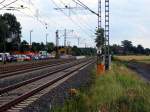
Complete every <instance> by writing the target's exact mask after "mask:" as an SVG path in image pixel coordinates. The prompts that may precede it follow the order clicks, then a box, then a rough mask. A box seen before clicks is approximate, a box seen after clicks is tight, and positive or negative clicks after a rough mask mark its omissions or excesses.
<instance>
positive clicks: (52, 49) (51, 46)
mask: <svg viewBox="0 0 150 112" xmlns="http://www.w3.org/2000/svg"><path fill="white" fill-rule="evenodd" d="M47 48H48V52H52V51H54V48H55V45H54V43H52V42H50V43H47Z"/></svg>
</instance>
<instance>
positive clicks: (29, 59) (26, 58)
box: [22, 55, 32, 61]
mask: <svg viewBox="0 0 150 112" xmlns="http://www.w3.org/2000/svg"><path fill="white" fill-rule="evenodd" d="M22 56H23V57H24V61H31V60H32V59H31V57H30V56H27V55H22Z"/></svg>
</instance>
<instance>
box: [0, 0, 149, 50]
mask: <svg viewBox="0 0 150 112" xmlns="http://www.w3.org/2000/svg"><path fill="white" fill-rule="evenodd" d="M1 1H3V0H0V3H1ZM12 1H14V0H5V1H4V2H3V3H2V4H0V7H3V5H6V4H8V3H10V2H12ZM80 1H82V2H83V3H84V4H86V5H87V6H88V7H90V8H91V9H92V10H94V11H97V0H80ZM102 1H104V0H102ZM54 2H55V3H54ZM64 4H65V5H70V6H71V7H75V6H76V5H75V4H74V3H73V2H72V0H31V1H30V0H18V1H17V2H16V3H14V4H12V5H11V6H13V7H19V6H20V5H24V7H27V8H25V9H21V10H20V11H5V10H0V13H1V14H3V13H5V12H9V13H13V14H15V15H16V16H17V19H18V21H19V22H20V23H21V26H22V40H27V41H28V42H29V31H30V30H33V32H32V41H36V42H44V43H45V40H46V38H45V37H46V33H48V34H49V35H48V41H49V42H54V43H55V31H56V30H57V29H58V30H59V34H60V44H61V45H63V43H64V42H63V35H64V31H63V30H64V29H65V28H66V29H68V32H67V34H68V37H67V41H68V43H70V44H71V45H78V41H77V40H78V37H80V43H79V46H85V44H86V46H88V47H94V46H95V43H94V38H95V37H94V32H95V28H96V26H97V17H96V16H95V15H93V14H91V13H90V12H88V11H86V10H83V9H81V10H76V9H74V10H71V11H70V12H69V11H68V10H63V11H58V10H55V9H54V8H56V7H61V8H63V7H64ZM149 4H150V1H149V0H110V43H111V44H114V43H115V44H121V41H122V40H125V39H128V40H130V41H132V42H133V44H134V45H137V44H141V45H143V46H144V47H147V48H150V31H149V29H150V13H149V11H150V7H149ZM56 5H57V6H56ZM103 8H104V4H103ZM45 23H47V24H48V25H47V27H48V29H47V30H46V28H45V25H44V24H45ZM103 25H104V24H103ZM70 30H73V31H74V33H73V34H72V33H71V32H69V31H70Z"/></svg>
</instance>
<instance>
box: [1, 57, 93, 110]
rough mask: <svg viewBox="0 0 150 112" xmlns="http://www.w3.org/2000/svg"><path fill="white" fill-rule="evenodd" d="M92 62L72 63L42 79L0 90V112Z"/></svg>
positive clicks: (89, 60) (91, 60)
mask: <svg viewBox="0 0 150 112" xmlns="http://www.w3.org/2000/svg"><path fill="white" fill-rule="evenodd" d="M93 62H94V61H93V59H88V60H82V61H80V62H74V63H72V64H71V65H69V66H67V65H65V66H64V67H62V68H61V69H58V70H55V71H53V72H51V73H49V74H45V75H44V76H43V77H36V78H34V79H30V81H29V80H28V81H26V82H22V83H20V84H16V85H14V86H12V87H9V89H7V90H3V91H2V90H1V96H0V112H4V111H6V110H8V109H10V108H12V107H14V106H15V105H17V104H19V103H20V102H23V101H24V100H27V99H28V98H30V97H32V96H33V95H35V94H37V93H39V92H40V91H42V90H45V89H47V88H49V87H50V86H51V85H53V84H55V83H59V82H61V81H62V80H64V79H65V78H67V77H69V76H70V74H72V73H74V72H76V71H77V70H79V69H81V68H82V67H85V66H87V65H88V64H91V63H93ZM40 95H41V94H40Z"/></svg>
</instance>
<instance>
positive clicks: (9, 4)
mask: <svg viewBox="0 0 150 112" xmlns="http://www.w3.org/2000/svg"><path fill="white" fill-rule="evenodd" d="M17 1H18V0H15V1H13V2H11V3H9V4H6V5H4V6H3V7H2V8H0V10H2V9H3V8H5V7H7V6H9V5H11V4H13V3H15V2H17Z"/></svg>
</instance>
